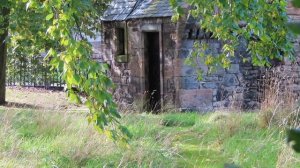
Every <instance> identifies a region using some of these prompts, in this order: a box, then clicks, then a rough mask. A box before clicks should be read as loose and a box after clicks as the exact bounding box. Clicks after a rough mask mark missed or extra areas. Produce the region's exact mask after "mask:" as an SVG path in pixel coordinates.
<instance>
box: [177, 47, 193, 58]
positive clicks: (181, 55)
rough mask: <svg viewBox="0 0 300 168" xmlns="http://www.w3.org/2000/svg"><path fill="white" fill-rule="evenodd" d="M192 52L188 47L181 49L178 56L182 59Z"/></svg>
mask: <svg viewBox="0 0 300 168" xmlns="http://www.w3.org/2000/svg"><path fill="white" fill-rule="evenodd" d="M190 53H191V50H188V49H184V50H180V51H179V56H178V57H179V58H182V59H185V58H187V57H188V56H189V55H190Z"/></svg>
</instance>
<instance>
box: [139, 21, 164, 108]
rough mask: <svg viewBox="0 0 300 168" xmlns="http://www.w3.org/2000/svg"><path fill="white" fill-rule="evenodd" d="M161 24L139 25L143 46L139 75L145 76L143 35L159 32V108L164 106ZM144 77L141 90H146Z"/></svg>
mask: <svg viewBox="0 0 300 168" xmlns="http://www.w3.org/2000/svg"><path fill="white" fill-rule="evenodd" d="M162 30H163V24H144V25H142V26H141V42H142V46H143V47H142V48H143V52H142V54H143V58H142V59H143V65H142V71H141V73H142V74H141V76H143V77H146V74H145V73H146V72H145V36H146V33H149V32H156V33H158V34H159V64H160V105H161V109H162V107H163V106H164V52H163V51H164V50H163V35H162ZM145 81H146V79H145V78H144V82H141V84H142V86H141V88H142V90H143V92H145V91H146V83H145ZM143 101H144V103H145V101H146V100H145V97H144V100H143Z"/></svg>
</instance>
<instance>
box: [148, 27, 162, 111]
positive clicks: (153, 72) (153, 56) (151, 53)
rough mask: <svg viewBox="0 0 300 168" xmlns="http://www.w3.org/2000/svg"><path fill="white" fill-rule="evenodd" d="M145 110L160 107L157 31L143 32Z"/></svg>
mask: <svg viewBox="0 0 300 168" xmlns="http://www.w3.org/2000/svg"><path fill="white" fill-rule="evenodd" d="M144 42H145V47H144V52H145V53H144V55H145V90H146V101H145V102H146V104H145V107H146V110H147V111H153V112H158V111H159V110H160V108H161V88H160V86H161V81H160V78H161V76H160V71H161V70H160V47H159V46H160V45H159V33H158V32H146V33H144Z"/></svg>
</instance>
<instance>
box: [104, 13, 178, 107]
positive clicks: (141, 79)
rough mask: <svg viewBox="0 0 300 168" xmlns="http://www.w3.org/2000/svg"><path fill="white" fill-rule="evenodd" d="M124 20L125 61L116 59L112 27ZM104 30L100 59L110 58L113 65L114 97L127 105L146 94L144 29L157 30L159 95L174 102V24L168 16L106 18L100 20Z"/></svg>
mask: <svg viewBox="0 0 300 168" xmlns="http://www.w3.org/2000/svg"><path fill="white" fill-rule="evenodd" d="M126 24H127V31H128V32H127V34H128V37H127V38H128V44H127V45H128V48H127V53H128V57H129V60H128V62H124V63H118V62H117V61H116V60H115V59H114V57H115V56H116V55H117V54H116V51H117V48H116V47H117V46H116V40H117V39H116V32H115V28H117V27H122V28H124V27H125V26H126ZM103 26H104V27H103V31H104V32H105V35H104V39H103V43H102V45H101V46H100V51H101V53H102V54H101V55H104V56H106V57H105V58H100V59H99V60H104V61H109V62H110V63H111V69H112V74H111V75H112V76H111V77H112V79H113V81H114V82H115V83H116V84H117V88H116V91H115V98H116V100H117V101H118V103H119V104H123V105H128V104H132V103H133V102H134V101H142V100H143V98H144V97H145V92H146V90H145V70H144V69H145V68H144V66H145V62H144V61H145V60H144V52H145V51H144V36H143V35H144V34H143V32H151V31H155V32H159V33H160V40H161V41H162V43H161V44H160V50H161V51H160V53H161V54H160V55H161V58H162V60H161V64H162V65H163V68H162V72H161V75H162V76H163V78H162V79H163V80H162V88H163V89H162V93H161V95H162V97H163V98H164V100H165V102H164V103H165V104H166V103H170V104H174V101H175V90H176V88H175V84H174V58H175V48H176V42H175V38H176V24H175V23H173V22H171V19H170V18H157V19H135V20H129V21H127V22H117V23H116V22H106V23H104V24H103Z"/></svg>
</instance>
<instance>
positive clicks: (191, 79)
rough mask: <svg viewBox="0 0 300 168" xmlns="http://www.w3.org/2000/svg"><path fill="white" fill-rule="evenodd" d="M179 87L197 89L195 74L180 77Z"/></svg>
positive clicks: (197, 83)
mask: <svg viewBox="0 0 300 168" xmlns="http://www.w3.org/2000/svg"><path fill="white" fill-rule="evenodd" d="M180 88H181V89H198V88H199V81H198V80H197V76H184V77H181V81H180Z"/></svg>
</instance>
